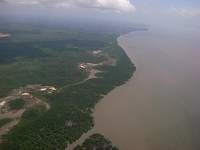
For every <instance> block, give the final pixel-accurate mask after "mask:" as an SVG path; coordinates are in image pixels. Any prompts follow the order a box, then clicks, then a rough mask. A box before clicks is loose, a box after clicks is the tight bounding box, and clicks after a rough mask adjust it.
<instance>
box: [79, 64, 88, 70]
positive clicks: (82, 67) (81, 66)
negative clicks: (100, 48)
mask: <svg viewBox="0 0 200 150" xmlns="http://www.w3.org/2000/svg"><path fill="white" fill-rule="evenodd" d="M79 67H80V68H81V69H86V68H87V66H86V64H80V65H79Z"/></svg>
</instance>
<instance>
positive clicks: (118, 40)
mask: <svg viewBox="0 0 200 150" xmlns="http://www.w3.org/2000/svg"><path fill="white" fill-rule="evenodd" d="M133 32H134V31H131V32H128V33H125V34H121V35H119V36H118V37H117V38H116V42H117V45H118V46H119V47H120V48H121V49H122V51H123V52H124V53H125V54H126V56H127V57H128V59H129V60H130V62H131V63H132V65H133V66H135V64H134V62H133V61H132V60H131V58H130V57H129V56H128V54H127V52H126V50H125V49H124V48H123V47H122V45H120V38H121V37H123V36H126V35H128V34H130V33H133ZM135 71H136V67H135V70H134V72H133V74H132V76H131V77H130V78H129V79H128V80H127V81H125V82H124V83H123V84H121V85H119V86H116V87H114V88H113V89H112V90H111V91H110V92H112V91H113V90H114V89H117V88H119V87H121V86H124V85H125V84H127V83H128V82H129V81H130V80H131V78H132V77H133V76H134V73H135ZM110 92H109V93H110ZM109 93H107V94H106V95H104V96H103V98H101V99H100V100H99V101H98V103H96V104H95V107H94V109H93V112H92V117H93V120H94V126H93V128H92V129H90V130H88V132H86V133H84V134H82V135H81V137H80V138H79V139H77V140H76V141H74V142H73V143H72V144H70V145H69V146H68V147H67V148H66V149H65V150H73V149H74V148H75V147H76V146H78V145H82V144H83V143H84V141H85V140H86V139H88V138H89V137H90V136H92V135H93V134H96V133H98V134H101V135H103V136H104V137H105V138H107V139H109V138H108V137H107V136H106V135H104V134H103V133H99V132H97V129H96V128H95V125H96V124H95V116H94V115H95V110H96V107H97V106H98V104H99V103H100V102H101V101H102V100H103V99H104V98H105V97H106V96H107V95H108V94H109ZM109 140H110V141H111V142H112V144H113V145H115V146H117V147H118V145H117V144H116V143H113V141H112V140H111V139H109Z"/></svg>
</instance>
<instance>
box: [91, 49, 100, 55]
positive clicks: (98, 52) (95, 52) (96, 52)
mask: <svg viewBox="0 0 200 150" xmlns="http://www.w3.org/2000/svg"><path fill="white" fill-rule="evenodd" d="M101 52H102V51H101V50H96V51H93V52H92V53H93V54H94V55H98V54H100V53H101Z"/></svg>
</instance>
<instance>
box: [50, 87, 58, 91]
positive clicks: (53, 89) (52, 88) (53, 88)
mask: <svg viewBox="0 0 200 150" xmlns="http://www.w3.org/2000/svg"><path fill="white" fill-rule="evenodd" d="M49 90H52V91H56V90H57V89H56V88H55V87H53V86H52V87H50V88H49Z"/></svg>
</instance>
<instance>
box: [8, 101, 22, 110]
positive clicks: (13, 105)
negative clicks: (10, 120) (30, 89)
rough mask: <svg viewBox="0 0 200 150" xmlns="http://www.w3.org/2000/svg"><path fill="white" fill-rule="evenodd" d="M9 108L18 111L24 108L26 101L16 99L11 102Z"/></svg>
mask: <svg viewBox="0 0 200 150" xmlns="http://www.w3.org/2000/svg"><path fill="white" fill-rule="evenodd" d="M8 105H9V107H10V109H11V110H18V109H21V108H22V107H24V105H25V101H24V100H23V99H16V100H13V101H9V104H8Z"/></svg>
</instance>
